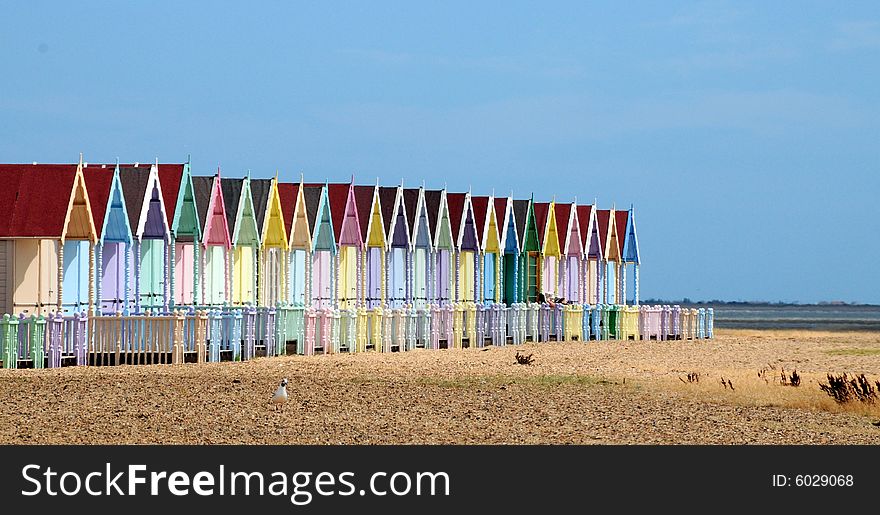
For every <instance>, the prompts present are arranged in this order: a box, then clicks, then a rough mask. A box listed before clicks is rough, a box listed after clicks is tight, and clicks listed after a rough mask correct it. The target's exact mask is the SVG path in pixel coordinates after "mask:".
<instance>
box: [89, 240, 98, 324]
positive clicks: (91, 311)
mask: <svg viewBox="0 0 880 515" xmlns="http://www.w3.org/2000/svg"><path fill="white" fill-rule="evenodd" d="M95 270H97V267H96V266H95V244H94V242H92V240H89V316H95Z"/></svg>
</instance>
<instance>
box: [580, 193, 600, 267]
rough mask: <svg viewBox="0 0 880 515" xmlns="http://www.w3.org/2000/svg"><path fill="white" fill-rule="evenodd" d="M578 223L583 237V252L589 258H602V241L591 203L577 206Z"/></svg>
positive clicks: (594, 210)
mask: <svg viewBox="0 0 880 515" xmlns="http://www.w3.org/2000/svg"><path fill="white" fill-rule="evenodd" d="M577 211H578V224H579V227H580V231H581V238H583V242H584V243H583V252H584V253H586V254H587V256H588V257H589V258H591V259H602V242H601V239H600V237H599V222H598V220H597V218H596V209H594V208H593V206H591V205H586V206H578V207H577Z"/></svg>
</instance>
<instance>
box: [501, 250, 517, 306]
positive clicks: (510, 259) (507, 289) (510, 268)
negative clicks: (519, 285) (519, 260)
mask: <svg viewBox="0 0 880 515" xmlns="http://www.w3.org/2000/svg"><path fill="white" fill-rule="evenodd" d="M515 293H516V254H504V303H505V304H507V305H508V306H509V305H511V304H513V302H514V297H516V295H515Z"/></svg>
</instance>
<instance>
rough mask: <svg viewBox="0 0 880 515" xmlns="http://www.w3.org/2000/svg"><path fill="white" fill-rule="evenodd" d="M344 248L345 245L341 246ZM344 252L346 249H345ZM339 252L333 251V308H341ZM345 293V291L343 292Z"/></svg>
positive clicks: (331, 293)
mask: <svg viewBox="0 0 880 515" xmlns="http://www.w3.org/2000/svg"><path fill="white" fill-rule="evenodd" d="M339 248H342V249H344V247H339ZM343 252H344V250H343ZM339 261H340V259H339V252H334V253H333V273H332V274H330V297H331V299H332V303H333V309H339V295H340V292H339ZM342 294H343V295H345V292H342Z"/></svg>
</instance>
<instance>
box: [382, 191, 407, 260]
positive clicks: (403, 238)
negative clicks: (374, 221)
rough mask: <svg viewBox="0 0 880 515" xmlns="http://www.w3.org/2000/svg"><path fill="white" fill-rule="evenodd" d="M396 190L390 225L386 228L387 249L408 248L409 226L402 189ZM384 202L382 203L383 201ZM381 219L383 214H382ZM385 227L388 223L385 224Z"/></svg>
mask: <svg viewBox="0 0 880 515" xmlns="http://www.w3.org/2000/svg"><path fill="white" fill-rule="evenodd" d="M395 189H396V190H397V192H396V194H395V195H394V209H393V210H392V215H391V216H392V218H391V224H390V227H389V228H388V234H387V235H386V240H387V243H388V248H391V247H398V248H399V247H407V248H408V247H409V246H410V238H409V224H408V223H407V221H406V208H405V206H404V202H403V188H400V187H398V188H395ZM383 202H384V201H383ZM382 215H383V217H384V215H385V213H382ZM385 223H386V225H387V224H388V221H386V222H385Z"/></svg>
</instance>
